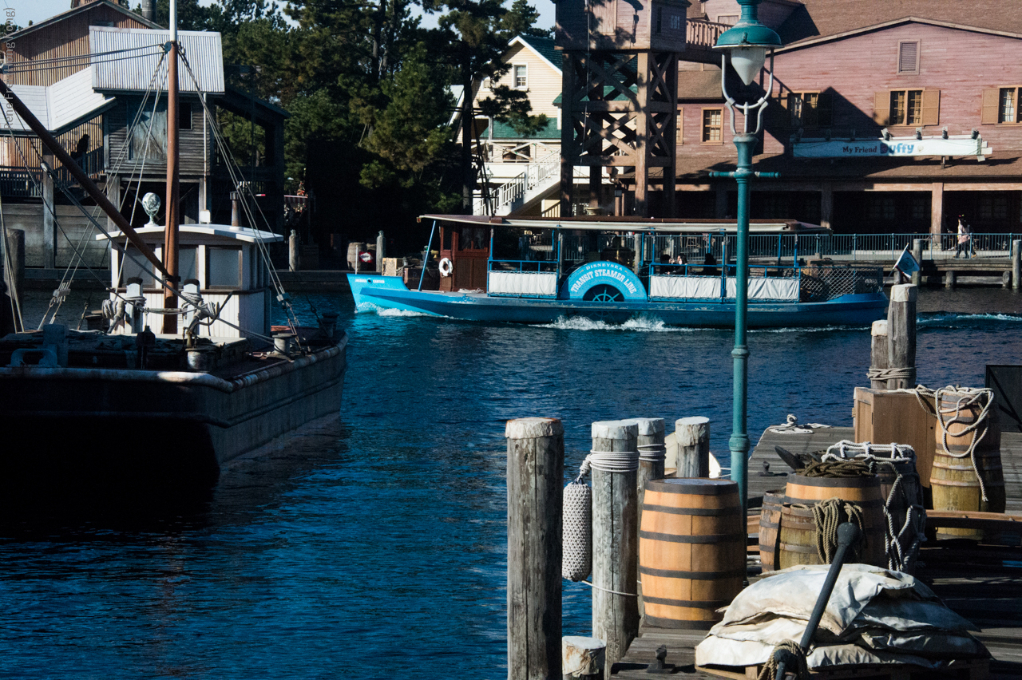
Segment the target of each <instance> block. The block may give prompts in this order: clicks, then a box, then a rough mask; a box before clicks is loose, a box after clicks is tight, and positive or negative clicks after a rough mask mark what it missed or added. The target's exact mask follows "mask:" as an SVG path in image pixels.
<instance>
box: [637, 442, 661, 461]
mask: <svg viewBox="0 0 1022 680" xmlns="http://www.w3.org/2000/svg"><path fill="white" fill-rule="evenodd" d="M639 460H640V461H641V462H643V463H662V462H664V461H666V460H667V446H665V445H664V444H639Z"/></svg>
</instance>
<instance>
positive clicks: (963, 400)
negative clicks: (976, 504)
mask: <svg viewBox="0 0 1022 680" xmlns="http://www.w3.org/2000/svg"><path fill="white" fill-rule="evenodd" d="M915 393H916V399H918V400H919V404H920V405H921V406H922V407H923V408H924V409H925V410H927V411H929V412H930V413H931V414H933V415H935V416H937V420H938V422H940V431H941V435H942V436H941V443H942V444H943V446H944V453H945V454H946V455H948V456H951V457H952V458H958V459H964V458H965V457H968V458H969V460H970V461H971V462H972V471H973V472H974V473H976V479H978V480H979V493H980V495H981V496H982V498H983V501H984V502H987V501H989V500H990V499H989V498H987V490H986V484H984V482H983V475H981V474H980V473H979V467H978V466H977V465H976V456H975V452H976V447H977V446H978V445H979V443H980V442H981V441H983V438H984V437H986V436H987V432H989V430H990V426H989V424H987V419H988V418H989V417H990V409H991V408H992V407H993V405H994V391H993V390H990V389H976V388H972V387H953V386H951V385H948V386H947V387H942V388H940V389H938V390H930V389H927V388H926V387H925V386H923V385H919V386H917V387H916V389H915ZM945 394H952V395H955V394H957V395H961V396H959V397H958V400H957V401H956V402H955V406H954V408H949V409H942V408H941V407H940V404H941V401H942V400H943V397H944V395H945ZM924 397H928V398H932V399H933V404H934V406H930V404H929V403H928V402H927V401H926V399H924ZM975 406H979V407H980V412H979V415H978V416H976V420H975V422H973V423H972V424H971V425H967V426H966V427H965V429H963V430H962V431H961V432H959V433H958V434H957V435H955V436H956V437H962V436H964V435H967V434H970V433H976V432H978V431H979V428H980V427H981V426H982V428H983V430H982V431H981V432H979V433H978V434H973V437H972V442H970V443H969V449H968V450H967V451H965V452H963V453H951V451H949V450H948V447H947V428H948V426H949V425H955V424H957V423H962V422H964V421H963V420H962V409H971V408H973V407H975ZM952 413H953V414H954V415H953V416H951V417H950V418H949V419H947V420H945V419H944V416H948V415H951V414H952Z"/></svg>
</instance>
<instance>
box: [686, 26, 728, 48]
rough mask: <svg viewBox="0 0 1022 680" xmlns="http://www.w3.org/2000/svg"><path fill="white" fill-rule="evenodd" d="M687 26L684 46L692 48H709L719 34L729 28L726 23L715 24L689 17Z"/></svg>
mask: <svg viewBox="0 0 1022 680" xmlns="http://www.w3.org/2000/svg"><path fill="white" fill-rule="evenodd" d="M686 23H687V24H688V26H687V37H686V46H687V47H688V48H689V49H693V50H709V49H712V48H713V46H714V45H716V44H717V39H718V38H720V34H721V33H723V32H724V31H726V30H727V29H729V28H731V26H730V25H728V24H717V23H714V22H712V21H701V20H699V19H695V20H692V19H689V20H688V22H686Z"/></svg>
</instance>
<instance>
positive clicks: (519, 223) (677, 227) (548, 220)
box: [419, 214, 831, 234]
mask: <svg viewBox="0 0 1022 680" xmlns="http://www.w3.org/2000/svg"><path fill="white" fill-rule="evenodd" d="M422 220H436V221H438V222H453V223H456V224H469V225H472V226H476V227H513V228H519V229H580V230H585V231H644V232H650V233H674V234H706V233H710V232H722V231H723V232H725V233H732V234H733V233H735V232H737V231H738V221H737V220H733V219H730V220H728V219H725V220H693V219H682V218H666V217H650V218H640V217H634V216H621V217H618V216H610V215H599V216H581V217H489V216H486V215H433V214H430V215H420V216H419V221H420V222H421V221H422ZM749 232H750V233H753V234H829V233H831V231H830V229H828V228H827V227H821V226H820V225H818V224H809V223H807V222H799V221H798V220H750V221H749Z"/></svg>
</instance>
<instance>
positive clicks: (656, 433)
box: [633, 418, 667, 615]
mask: <svg viewBox="0 0 1022 680" xmlns="http://www.w3.org/2000/svg"><path fill="white" fill-rule="evenodd" d="M633 420H634V422H635V424H636V425H638V426H639V437H638V439H637V440H636V442H637V446H638V450H639V483H638V489H637V490H638V493H639V511H638V513H636V517H635V527H636V531H638V528H639V527H640V526H642V504H643V502H644V499H645V494H646V485H647V484H648V483H649V482H655V481H657V480H658V479H663V478H664V474H665V473H664V467H665V466H666V460H667V446H666V445H665V444H664V439H665V431H666V429H667V428H666V425H665V423H664V419H663V418H634V419H633ZM635 592H636V593H637V594H638V596H639V614H640V615H641V614H642V586H641V585H639V584H636V591H635Z"/></svg>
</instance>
